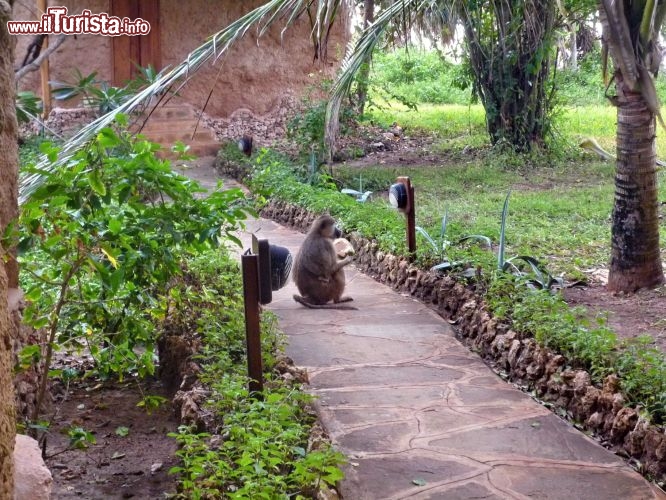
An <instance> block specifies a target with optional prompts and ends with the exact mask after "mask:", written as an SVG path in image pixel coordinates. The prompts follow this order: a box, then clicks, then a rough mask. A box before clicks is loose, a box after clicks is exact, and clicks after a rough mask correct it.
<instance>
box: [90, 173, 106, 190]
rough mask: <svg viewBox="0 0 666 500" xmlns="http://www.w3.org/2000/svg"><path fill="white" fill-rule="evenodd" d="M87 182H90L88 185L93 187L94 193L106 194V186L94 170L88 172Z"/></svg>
mask: <svg viewBox="0 0 666 500" xmlns="http://www.w3.org/2000/svg"><path fill="white" fill-rule="evenodd" d="M88 182H89V183H90V187H91V188H92V189H93V191H95V193H97V194H98V195H100V196H104V195H105V194H106V186H105V185H104V182H102V179H101V178H100V176H99V173H98V172H97V171H96V170H93V171H92V172H90V173H89V174H88Z"/></svg>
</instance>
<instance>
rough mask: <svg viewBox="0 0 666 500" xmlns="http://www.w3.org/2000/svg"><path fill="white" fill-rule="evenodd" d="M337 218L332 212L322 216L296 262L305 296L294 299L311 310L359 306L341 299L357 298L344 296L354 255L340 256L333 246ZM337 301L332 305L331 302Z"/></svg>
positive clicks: (298, 283) (296, 278)
mask: <svg viewBox="0 0 666 500" xmlns="http://www.w3.org/2000/svg"><path fill="white" fill-rule="evenodd" d="M334 238H335V220H334V219H333V218H332V217H330V216H329V215H322V216H321V217H319V218H318V219H317V220H316V221H314V223H313V224H312V227H311V228H310V232H309V233H308V235H307V236H306V237H305V240H304V241H303V245H301V248H300V250H299V251H298V255H297V256H296V261H295V262H294V269H293V277H294V283H296V287H297V288H298V291H299V292H300V293H301V295H294V300H295V301H296V302H299V303H301V304H303V305H304V306H306V307H309V308H311V309H356V307H352V306H349V305H341V304H340V303H341V302H349V301H351V300H353V299H352V298H351V297H343V296H342V292H344V290H345V272H344V270H343V267H344V266H346V265H347V264H349V263H351V258H350V257H345V258H344V259H342V260H340V259H338V255H337V252H336V250H335V247H334V246H333V240H334ZM331 301H333V303H332V304H329V302H331Z"/></svg>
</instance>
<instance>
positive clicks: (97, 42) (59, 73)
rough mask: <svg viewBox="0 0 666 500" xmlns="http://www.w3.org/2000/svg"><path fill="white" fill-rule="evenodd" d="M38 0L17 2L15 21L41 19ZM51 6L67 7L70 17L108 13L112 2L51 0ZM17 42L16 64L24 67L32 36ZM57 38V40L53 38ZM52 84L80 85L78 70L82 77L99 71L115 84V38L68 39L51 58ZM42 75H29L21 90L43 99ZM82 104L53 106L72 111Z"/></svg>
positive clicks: (71, 37)
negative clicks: (113, 49) (92, 13)
mask: <svg viewBox="0 0 666 500" xmlns="http://www.w3.org/2000/svg"><path fill="white" fill-rule="evenodd" d="M36 3H37V2H36V0H16V1H15V2H14V9H13V15H12V17H13V19H14V20H16V21H23V20H33V19H38V18H39V11H38V10H37V7H36ZM48 5H50V6H60V5H62V6H65V7H67V8H68V11H69V12H68V13H69V14H79V13H80V12H81V11H82V10H83V9H89V10H90V11H91V12H108V11H109V0H62V1H53V0H49V2H48ZM15 38H16V41H17V43H16V52H15V54H16V57H15V59H16V62H15V65H16V66H18V65H20V64H21V63H22V61H23V58H24V57H25V54H26V49H27V47H28V45H29V44H30V42H32V38H33V37H32V36H18V35H17V36H15ZM50 38H53V37H50ZM49 62H50V77H49V80H51V81H60V82H62V81H65V82H73V81H76V78H75V76H74V70H76V69H78V70H79V71H81V74H83V75H88V74H90V73H92V72H93V71H97V78H98V79H100V80H106V81H109V82H110V81H111V80H112V79H113V66H112V52H111V38H109V37H106V36H96V35H77V36H76V37H74V36H70V37H68V38H67V40H66V41H65V43H63V44H62V45H61V46H60V47H59V48H58V50H56V51H55V52H54V53H53V54H51V56H50V57H49ZM39 82H40V80H39V71H33V72H31V73H29V74H27V75H26V76H25V77H24V78H23V79H22V80H21V81H20V82H19V84H18V89H19V90H32V91H34V92H35V93H36V94H37V95H40V96H41V91H40V83H39ZM76 104H78V103H76V102H69V103H67V104H65V103H61V102H58V101H54V102H53V106H67V107H71V106H74V105H76Z"/></svg>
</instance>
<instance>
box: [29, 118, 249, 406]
mask: <svg viewBox="0 0 666 500" xmlns="http://www.w3.org/2000/svg"><path fill="white" fill-rule="evenodd" d="M118 123H119V125H120V126H122V125H124V124H125V119H124V117H122V116H119V117H118ZM158 148H159V146H157V145H155V144H152V143H150V142H148V141H145V140H134V139H132V138H131V136H130V135H129V134H128V133H127V132H125V131H124V130H123V129H122V128H118V129H112V128H105V129H103V130H102V131H101V132H100V133H99V134H98V135H97V137H96V138H95V140H94V141H92V142H91V143H90V144H89V145H88V147H86V148H85V149H83V150H80V151H79V152H78V153H76V154H75V155H74V156H73V157H72V158H70V159H69V161H67V162H65V164H64V165H62V166H59V167H55V166H54V168H53V169H52V170H51V171H40V172H39V173H40V174H41V175H42V176H45V177H46V179H45V181H44V182H43V184H42V185H41V186H40V187H39V188H38V189H37V190H36V191H35V193H34V194H33V195H32V197H31V198H30V199H29V200H28V201H27V202H26V203H24V205H23V206H22V207H21V214H20V221H19V228H18V232H19V234H18V237H19V243H18V249H19V252H20V254H21V257H20V260H21V269H22V283H21V286H22V288H23V289H24V290H25V291H26V298H27V299H28V301H29V303H28V307H27V308H26V310H25V313H24V320H25V321H26V322H27V323H28V324H29V325H31V326H32V327H34V328H35V329H41V328H45V330H46V333H47V342H46V345H45V347H44V350H43V352H41V356H40V357H41V359H43V360H44V366H46V367H48V366H49V364H50V360H51V355H52V351H53V349H55V348H63V347H66V348H68V349H82V348H87V349H88V350H89V352H90V354H91V355H92V357H93V359H94V360H95V363H96V368H97V370H98V372H99V374H100V375H103V376H110V375H112V374H114V375H117V376H120V377H121V378H122V376H123V374H126V373H130V372H132V373H133V372H136V373H138V374H139V375H140V376H144V375H146V374H150V373H152V372H153V370H154V362H153V356H154V343H155V336H156V330H155V321H154V320H155V318H158V317H160V315H161V314H163V310H164V307H165V297H166V296H167V295H168V290H169V287H170V281H171V279H172V278H173V277H174V276H177V275H179V274H180V272H181V267H180V264H181V261H182V258H183V256H184V255H187V254H188V253H196V252H199V251H202V250H204V249H206V248H210V247H211V246H217V245H218V244H219V243H220V241H221V240H222V239H224V240H231V241H237V239H236V237H235V236H234V235H233V232H234V231H236V230H237V229H238V228H239V227H240V225H241V221H242V220H243V219H244V218H245V216H246V214H247V210H248V208H247V207H246V206H245V204H244V203H245V202H244V195H243V193H242V192H241V191H240V190H238V189H236V190H228V191H216V192H214V193H212V194H211V195H210V196H208V197H206V198H205V199H197V197H196V196H195V195H196V194H197V193H199V192H201V191H202V189H201V188H200V186H199V185H198V183H196V182H194V181H192V180H190V179H187V178H185V177H182V176H180V175H177V174H175V173H174V172H173V171H172V170H171V166H170V164H169V162H168V161H164V160H159V159H157V158H156V157H155V152H156V150H157V149H158ZM42 151H43V152H44V153H46V154H47V155H48V158H49V159H50V160H51V161H55V160H56V158H57V155H58V149H57V148H55V147H52V146H49V145H48V144H43V145H42ZM54 165H55V164H54ZM33 171H34V169H33V168H32V167H30V166H26V167H24V173H32V172H33ZM45 381H46V376H45V374H44V375H43V376H42V385H41V392H40V397H39V399H40V401H41V399H42V398H43V395H44V389H45V383H46V382H45ZM38 406H39V405H38Z"/></svg>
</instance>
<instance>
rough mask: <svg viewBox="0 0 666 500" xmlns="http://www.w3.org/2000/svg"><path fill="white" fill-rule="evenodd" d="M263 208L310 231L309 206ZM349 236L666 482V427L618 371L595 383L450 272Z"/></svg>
mask: <svg viewBox="0 0 666 500" xmlns="http://www.w3.org/2000/svg"><path fill="white" fill-rule="evenodd" d="M261 214H262V216H264V217H267V218H269V219H272V220H274V221H276V222H279V223H281V224H283V225H285V226H288V227H292V228H296V229H298V230H301V231H307V230H308V229H309V227H310V225H311V224H312V222H313V221H314V219H315V218H316V214H313V213H311V212H309V211H308V210H306V209H305V208H302V207H299V206H296V205H293V204H290V203H287V202H284V201H280V200H270V201H269V203H268V205H266V207H264V208H263V210H262V212H261ZM348 238H349V240H350V241H351V243H352V245H353V246H354V248H355V249H356V259H355V265H356V266H357V267H358V268H359V269H361V270H362V271H363V272H365V273H366V274H369V275H370V276H372V277H373V278H374V279H375V280H377V281H379V282H380V283H384V284H386V285H389V286H391V287H392V288H394V289H395V290H398V291H401V292H408V293H409V294H410V295H411V296H413V297H415V298H417V299H419V300H420V301H421V302H423V303H425V304H426V305H429V306H430V307H432V308H433V309H435V310H436V311H437V312H438V313H439V314H440V315H442V316H443V317H445V318H449V319H451V320H455V325H456V336H457V337H458V338H459V340H461V341H462V342H463V343H465V344H466V345H467V346H468V347H469V348H470V349H472V350H475V351H477V352H478V353H479V355H480V356H481V357H482V358H483V359H484V361H486V362H487V363H489V364H490V365H491V366H492V367H493V369H494V370H495V371H496V372H498V373H502V374H506V378H507V379H508V380H509V381H511V382H512V383H514V384H516V385H518V386H520V387H521V388H522V389H523V390H529V391H534V392H535V394H536V396H537V397H538V398H539V399H541V400H543V401H547V402H550V403H552V405H553V406H554V407H555V408H557V409H558V410H559V411H557V412H556V413H558V414H561V413H562V412H563V413H564V414H566V415H567V417H569V418H570V419H573V420H574V421H577V422H583V423H584V425H583V426H578V425H577V427H579V428H585V429H587V430H590V431H592V432H594V433H595V434H596V435H597V436H598V437H599V438H600V439H601V442H602V444H604V445H606V446H607V447H610V448H611V449H612V450H613V451H615V453H616V454H618V455H620V456H623V457H625V458H627V459H628V458H633V459H635V460H637V461H638V462H639V464H640V467H639V469H640V470H639V471H640V472H641V473H642V474H644V475H645V474H649V475H650V476H652V477H653V478H656V479H657V480H658V481H666V429H664V428H661V427H659V426H656V425H652V424H650V423H649V422H648V421H647V420H645V419H644V418H643V417H642V416H640V415H639V412H638V411H637V410H636V409H634V408H630V407H627V406H625V398H624V395H623V394H622V393H621V392H620V383H619V379H618V377H617V376H615V375H609V376H607V377H606V378H605V379H604V382H603V386H602V387H601V388H599V387H597V386H595V385H594V384H593V383H592V381H591V377H590V374H589V373H588V372H587V371H586V370H574V369H572V368H570V367H568V366H567V360H566V358H565V357H564V356H562V355H560V354H556V353H554V352H552V351H550V350H549V349H546V348H544V347H541V346H539V345H538V344H537V342H536V340H535V339H534V338H532V337H529V336H526V335H522V334H519V333H518V332H515V331H513V330H512V329H511V328H510V326H509V325H508V324H506V323H503V322H501V321H499V320H498V319H496V318H494V317H493V316H492V314H491V313H490V312H489V311H488V309H487V306H486V304H485V302H484V300H483V297H482V296H481V295H480V294H479V293H478V292H476V291H475V290H474V289H472V288H471V287H466V286H465V285H463V284H462V283H460V282H457V281H456V280H455V279H454V278H452V277H451V276H442V275H438V274H435V273H432V272H430V271H424V270H422V269H420V268H418V267H417V266H415V265H413V264H410V263H409V262H408V261H407V259H406V258H404V257H399V256H396V255H392V254H387V253H384V252H381V251H379V245H378V244H377V243H376V242H374V241H370V240H367V239H366V238H364V237H362V236H361V235H359V234H358V233H352V234H351V235H348ZM503 378H505V377H503Z"/></svg>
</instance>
